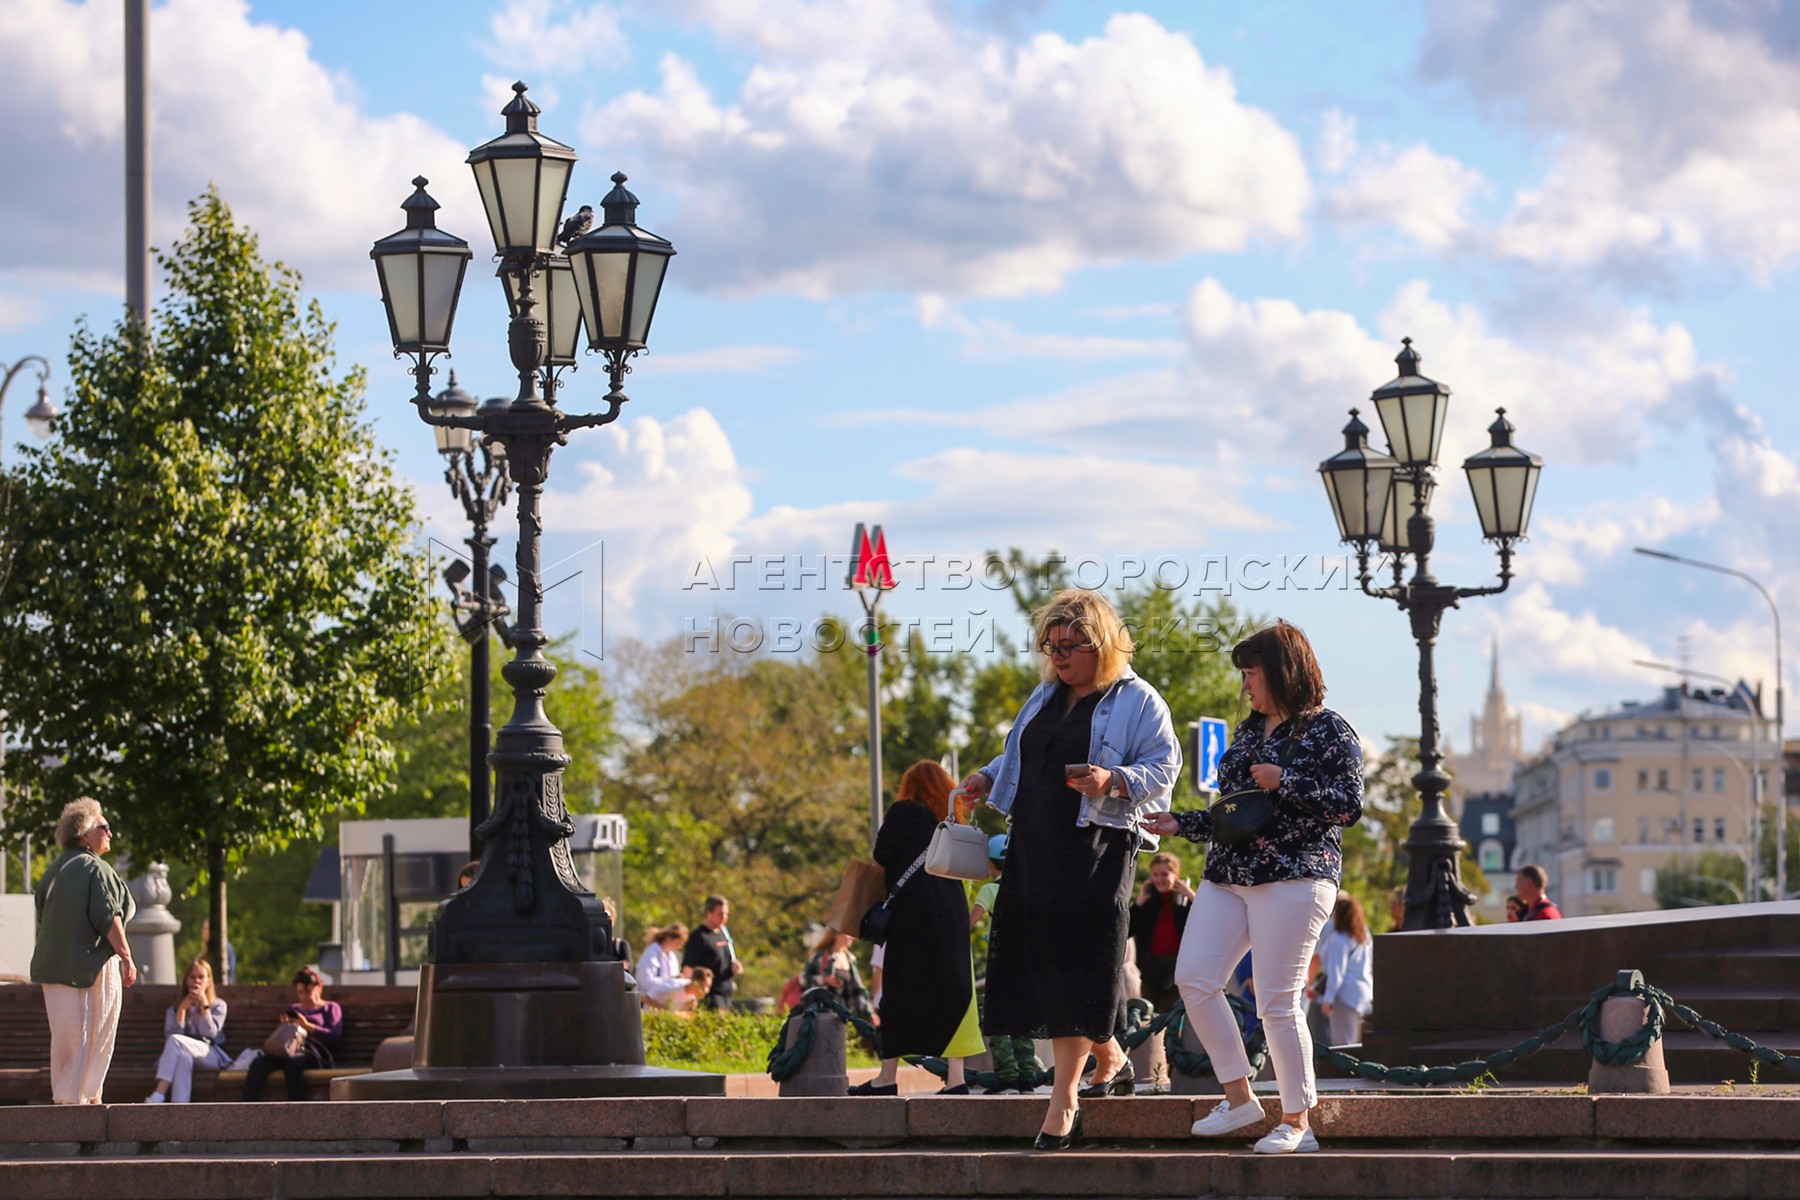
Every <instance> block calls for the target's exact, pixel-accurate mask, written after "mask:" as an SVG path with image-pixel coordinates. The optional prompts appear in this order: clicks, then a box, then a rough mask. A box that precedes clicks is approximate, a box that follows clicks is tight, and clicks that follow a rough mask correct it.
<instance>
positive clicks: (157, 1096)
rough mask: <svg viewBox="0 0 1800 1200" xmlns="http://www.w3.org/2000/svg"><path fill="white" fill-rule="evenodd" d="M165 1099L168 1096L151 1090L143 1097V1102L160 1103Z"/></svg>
mask: <svg viewBox="0 0 1800 1200" xmlns="http://www.w3.org/2000/svg"><path fill="white" fill-rule="evenodd" d="M167 1099H168V1097H167V1096H165V1095H163V1094H162V1093H161V1092H151V1093H150V1094H149V1095H148V1096H145V1097H144V1103H145V1104H161V1103H162V1102H163V1101H165V1100H167Z"/></svg>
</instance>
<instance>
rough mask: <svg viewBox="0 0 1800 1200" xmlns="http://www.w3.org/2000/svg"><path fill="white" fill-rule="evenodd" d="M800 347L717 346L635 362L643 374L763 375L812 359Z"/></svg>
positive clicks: (638, 371) (651, 357)
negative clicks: (788, 364) (799, 361)
mask: <svg viewBox="0 0 1800 1200" xmlns="http://www.w3.org/2000/svg"><path fill="white" fill-rule="evenodd" d="M811 353H812V352H811V351H809V350H802V349H800V348H799V347H798V346H714V347H711V348H710V349H707V350H689V351H686V352H685V353H681V354H646V355H643V356H642V357H640V358H637V359H635V360H634V361H633V369H634V370H635V372H636V373H637V374H639V375H648V376H651V377H655V376H657V375H699V374H730V375H760V374H762V373H764V372H766V371H769V370H772V369H773V368H775V367H779V366H784V365H786V364H787V363H791V362H795V361H797V360H799V359H802V358H808V357H810V356H811Z"/></svg>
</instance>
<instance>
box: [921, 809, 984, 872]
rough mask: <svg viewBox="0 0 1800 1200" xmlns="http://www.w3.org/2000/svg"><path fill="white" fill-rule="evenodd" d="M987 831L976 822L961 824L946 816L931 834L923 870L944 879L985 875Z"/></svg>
mask: <svg viewBox="0 0 1800 1200" xmlns="http://www.w3.org/2000/svg"><path fill="white" fill-rule="evenodd" d="M987 844H988V839H987V834H985V833H983V832H981V827H980V826H978V825H962V824H959V823H958V822H957V821H956V819H955V818H954V817H953V818H950V819H948V820H946V821H944V822H943V823H942V824H940V825H939V826H938V827H937V832H936V833H933V834H932V835H931V848H930V849H928V850H926V851H925V871H926V873H927V874H931V875H941V876H943V877H944V878H945V879H986V878H987V877H988V853H987Z"/></svg>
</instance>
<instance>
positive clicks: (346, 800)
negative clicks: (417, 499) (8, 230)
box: [0, 191, 445, 939]
mask: <svg viewBox="0 0 1800 1200" xmlns="http://www.w3.org/2000/svg"><path fill="white" fill-rule="evenodd" d="M189 219H190V222H191V225H190V227H189V229H188V230H187V232H186V233H185V234H184V235H183V237H182V238H181V240H180V241H179V242H178V243H177V244H176V245H175V247H174V248H173V250H171V251H170V252H169V253H167V254H164V255H162V256H160V262H161V264H162V266H163V268H164V270H165V271H166V273H167V276H168V292H167V298H166V299H165V300H164V302H163V303H162V305H161V306H160V307H159V308H158V310H157V313H156V319H155V323H154V326H153V330H152V331H150V332H145V331H144V330H143V329H141V328H140V327H138V326H137V325H135V324H132V323H129V322H122V323H121V324H119V325H118V326H117V327H115V328H114V329H113V331H112V332H110V333H107V334H97V333H95V332H94V331H93V330H92V329H90V328H89V327H88V326H87V325H86V324H85V323H84V324H82V325H81V326H80V327H79V328H78V329H77V332H76V334H75V337H74V340H73V345H72V348H71V351H70V355H69V365H70V374H71V378H72V381H73V388H74V393H75V394H74V400H73V402H72V403H71V404H70V405H69V406H68V412H67V414H66V415H65V416H63V417H62V418H61V419H60V420H59V421H58V425H57V428H58V432H59V434H60V436H59V437H58V438H56V439H55V440H54V441H52V442H50V443H49V444H47V445H46V446H44V447H41V448H32V449H29V450H27V452H26V458H25V461H24V463H23V465H22V466H21V467H20V468H19V470H18V471H17V472H16V473H15V476H14V478H13V484H14V489H13V497H12V506H11V510H10V512H9V513H8V515H7V528H6V541H7V544H8V545H9V546H10V547H11V549H12V553H13V555H14V561H13V569H12V571H11V573H10V575H9V576H8V577H7V578H6V580H5V584H4V590H3V591H0V657H3V658H4V661H5V662H7V663H8V664H9V665H11V666H12V667H13V669H12V670H10V671H7V672H3V673H0V707H4V708H5V709H6V710H7V711H8V712H9V713H10V714H11V715H12V718H13V720H14V722H15V723H16V724H17V726H18V727H19V728H20V729H21V731H22V733H23V735H24V737H25V738H26V739H27V740H28V741H29V742H30V743H31V744H32V745H33V746H35V747H37V748H38V749H39V750H40V751H41V753H40V754H34V755H15V756H12V757H11V758H9V760H8V763H7V766H8V768H9V773H10V774H11V775H12V776H13V778H14V780H15V781H21V782H25V783H28V784H30V785H31V793H30V799H29V800H26V801H24V802H22V803H19V804H18V807H16V808H15V810H14V814H13V820H11V821H10V822H9V827H10V830H12V831H15V836H16V831H19V830H21V829H24V828H30V827H33V826H35V827H37V828H42V827H43V825H44V824H46V823H47V822H49V821H50V820H52V819H53V818H54V816H55V814H56V812H57V810H58V809H59V807H60V806H61V805H62V804H63V803H64V802H65V801H67V800H69V799H71V798H73V797H75V796H78V795H81V794H84V793H88V794H92V795H94V796H96V797H97V798H98V799H100V800H101V801H102V803H103V804H104V805H105V806H106V808H107V809H108V812H109V815H111V817H112V818H113V820H114V821H116V822H117V824H118V827H119V830H120V833H121V840H120V845H121V849H122V850H123V851H124V852H125V853H127V854H129V855H130V856H131V857H133V858H135V859H137V860H138V861H143V862H147V861H150V860H152V859H165V860H168V861H170V862H189V863H192V862H194V861H195V860H196V859H199V860H200V862H201V864H202V865H203V867H204V868H205V870H206V873H207V876H208V878H209V880H210V882H211V885H212V890H213V900H212V905H211V907H212V909H213V911H214V912H215V913H216V912H218V910H219V906H220V905H221V903H222V895H223V893H222V888H223V884H224V880H225V877H226V875H227V874H228V873H229V871H230V870H231V869H232V867H233V866H234V865H235V864H237V863H239V862H241V861H242V858H243V856H244V855H245V854H247V853H250V852H252V851H254V850H257V849H261V848H279V847H281V846H284V845H286V844H287V843H289V842H290V841H293V840H294V839H296V838H304V837H307V836H309V835H314V834H316V833H318V831H319V830H320V828H321V823H322V822H323V820H324V819H325V817H326V815H327V814H329V813H332V812H336V811H340V810H349V811H354V810H356V809H358V808H359V807H361V806H362V805H363V804H365V803H366V802H367V801H368V800H369V799H370V798H372V797H373V796H375V795H378V794H380V792H381V790H382V789H383V787H384V786H385V785H386V783H387V782H388V780H389V779H390V778H391V776H392V774H393V771H394V766H395V753H394V748H393V746H392V744H391V742H390V741H389V739H388V737H387V736H385V735H384V731H385V730H388V729H391V728H392V727H393V726H394V725H395V723H396V721H397V720H398V719H399V718H400V715H401V714H402V713H403V712H406V711H408V710H410V709H412V708H413V707H415V706H416V705H418V704H419V703H420V700H421V698H422V696H423V694H424V693H425V692H426V691H427V690H428V689H429V688H430V687H431V686H432V684H433V683H434V682H435V681H436V680H437V679H438V677H439V675H440V673H441V672H442V670H443V668H444V665H445V655H444V639H443V637H442V634H441V631H440V628H439V623H438V620H437V618H436V616H435V615H434V610H435V608H436V605H435V604H434V603H433V602H432V600H431V597H430V594H429V592H428V590H427V582H426V563H425V560H424V557H423V556H422V555H421V554H419V553H418V552H417V551H416V550H415V549H414V548H413V544H412V539H413V533H414V515H413V508H412V502H411V498H410V496H409V494H408V492H407V490H406V489H405V488H404V487H403V486H402V485H401V483H400V482H399V481H398V480H397V479H396V478H395V476H394V473H393V468H392V465H391V462H390V457H389V455H388V454H387V453H386V452H385V451H384V450H382V449H381V447H380V446H379V444H378V443H377V442H376V440H375V437H374V433H373V430H372V428H371V427H370V426H369V425H368V424H367V423H366V422H365V421H364V419H363V400H362V394H363V386H364V377H363V373H362V371H361V370H360V369H355V368H352V369H351V370H349V371H348V372H346V373H344V374H341V375H340V374H338V373H337V370H336V364H335V356H334V351H333V346H332V327H331V325H330V324H329V323H328V322H326V320H325V319H324V317H323V315H322V314H321V312H320V310H319V308H318V306H317V304H316V303H314V304H308V303H306V302H304V301H303V299H302V296H301V291H300V279H299V277H298V275H296V274H295V273H294V272H292V271H291V270H289V269H287V268H285V267H283V266H280V265H279V264H277V265H275V266H273V267H271V266H269V265H267V264H266V263H265V262H264V261H263V260H262V258H261V257H260V256H259V254H258V250H257V243H256V238H255V236H254V235H253V234H252V233H251V232H250V231H249V230H247V229H244V228H241V227H240V226H238V225H237V224H236V223H235V222H234V221H233V220H232V217H231V213H230V210H229V209H228V208H227V207H226V205H225V203H224V202H223V201H222V200H221V199H220V198H219V196H218V194H217V193H216V192H214V191H209V192H208V193H207V194H206V195H204V196H202V197H200V198H199V199H198V200H196V201H194V202H193V203H192V204H191V205H190V206H189ZM13 794H14V795H15V796H16V795H18V791H17V789H15V790H14V793H13ZM20 810H23V811H20ZM213 924H214V934H215V939H216V938H217V937H218V936H219V935H221V934H222V932H223V931H222V929H221V928H220V926H221V925H222V922H221V921H218V920H215V921H214V922H213Z"/></svg>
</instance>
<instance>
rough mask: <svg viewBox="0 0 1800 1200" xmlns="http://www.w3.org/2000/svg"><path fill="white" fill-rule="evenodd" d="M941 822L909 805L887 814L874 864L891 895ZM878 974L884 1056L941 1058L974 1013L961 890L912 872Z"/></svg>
mask: <svg viewBox="0 0 1800 1200" xmlns="http://www.w3.org/2000/svg"><path fill="white" fill-rule="evenodd" d="M936 829H937V819H936V818H935V817H933V816H932V815H931V810H930V809H928V808H926V807H925V806H924V805H923V804H919V803H918V802H916V801H912V800H901V801H896V802H895V803H894V804H893V805H891V806H890V807H889V808H888V811H887V816H886V818H884V819H883V820H882V822H881V831H880V832H879V833H878V834H876V837H875V861H876V862H878V863H880V864H881V865H882V866H883V867H886V868H887V884H888V888H889V890H892V889H893V886H894V885H895V884H896V883H898V882H899V881H900V876H902V875H904V874H905V873H906V868H908V867H910V866H911V865H912V863H913V860H914V859H916V858H918V857H919V855H921V854H923V853H924V852H925V849H926V847H928V846H930V845H931V835H932V832H933V831H934V830H936ZM889 913H890V916H889V921H888V937H887V955H886V957H885V959H884V960H883V964H882V973H881V1056H882V1057H883V1058H899V1057H900V1056H901V1055H903V1054H932V1055H938V1054H942V1053H943V1052H944V1051H945V1049H946V1048H947V1047H949V1045H950V1039H951V1038H952V1037H954V1036H955V1035H956V1030H957V1027H958V1026H959V1025H961V1024H962V1019H963V1015H964V1014H965V1013H967V1012H968V1010H969V1001H970V999H971V993H972V991H973V989H974V986H975V985H974V977H973V973H972V972H971V971H970V970H969V901H968V898H967V897H966V896H965V895H964V894H963V888H962V884H961V883H960V882H958V881H957V880H954V879H944V878H942V877H940V876H937V875H929V874H927V873H926V871H925V868H924V867H920V868H919V869H918V870H917V871H914V872H913V876H912V878H911V879H909V880H907V881H906V886H905V887H903V888H901V889H900V891H899V893H898V894H897V895H896V896H895V897H894V902H893V904H892V905H891V906H890V908H889Z"/></svg>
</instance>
